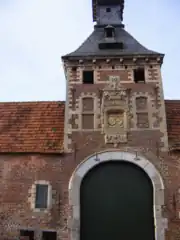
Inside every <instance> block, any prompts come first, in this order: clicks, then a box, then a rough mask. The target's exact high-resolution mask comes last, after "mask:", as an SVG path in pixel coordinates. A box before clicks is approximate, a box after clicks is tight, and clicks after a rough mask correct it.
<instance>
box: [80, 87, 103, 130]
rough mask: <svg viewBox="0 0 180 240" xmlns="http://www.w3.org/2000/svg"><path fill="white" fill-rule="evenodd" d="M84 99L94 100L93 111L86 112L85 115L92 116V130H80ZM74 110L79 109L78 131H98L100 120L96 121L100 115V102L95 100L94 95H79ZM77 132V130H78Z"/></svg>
mask: <svg viewBox="0 0 180 240" xmlns="http://www.w3.org/2000/svg"><path fill="white" fill-rule="evenodd" d="M84 98H93V99H94V110H93V111H87V114H88V113H89V114H94V128H93V129H83V128H82V114H83V113H84V112H83V106H82V103H83V99H84ZM76 109H79V110H78V112H79V115H80V116H79V126H80V130H81V131H85V132H88V131H95V130H99V129H98V124H99V122H100V120H98V115H99V114H100V100H99V99H98V98H97V96H96V93H84V92H83V93H81V96H80V97H79V99H78V100H77V105H76ZM78 131H79V129H78Z"/></svg>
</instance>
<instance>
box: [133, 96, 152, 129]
mask: <svg viewBox="0 0 180 240" xmlns="http://www.w3.org/2000/svg"><path fill="white" fill-rule="evenodd" d="M138 98H145V99H146V101H147V105H146V109H138V108H137V104H136V101H137V99H138ZM148 101H149V99H148V96H136V98H135V105H136V126H137V125H138V117H137V115H138V113H145V114H147V117H148V127H146V128H144V127H138V126H137V128H138V129H149V128H150V122H149V108H148Z"/></svg>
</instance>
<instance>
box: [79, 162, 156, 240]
mask: <svg viewBox="0 0 180 240" xmlns="http://www.w3.org/2000/svg"><path fill="white" fill-rule="evenodd" d="M80 206H81V207H80V215H81V227H80V240H101V239H102V240H121V239H122V240H154V239H155V238H154V218H153V186H152V183H151V180H150V179H149V177H148V176H147V174H146V173H145V172H144V171H143V170H142V169H140V168H139V167H137V166H136V165H134V164H132V163H127V162H123V161H122V162H115V161H112V162H108V163H102V164H99V165H98V166H96V167H94V168H93V169H92V170H90V171H89V172H88V173H87V175H86V176H85V177H84V179H83V181H82V184H81V190H80Z"/></svg>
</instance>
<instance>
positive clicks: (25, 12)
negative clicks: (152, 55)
mask: <svg viewBox="0 0 180 240" xmlns="http://www.w3.org/2000/svg"><path fill="white" fill-rule="evenodd" d="M124 12H125V14H124V24H125V26H126V30H127V31H128V32H130V33H131V34H132V35H133V36H134V37H135V38H136V39H137V40H138V41H140V42H141V43H142V44H143V45H145V46H146V47H148V48H149V49H152V50H155V51H158V52H162V53H165V55H166V56H165V60H164V64H163V67H162V70H163V82H164V90H165V97H166V98H171V99H174V98H175V99H178V98H179V99H180V94H179V88H180V83H179V81H180V71H179V68H180V66H179V62H180V59H179V56H180V47H179V45H180V27H179V26H180V17H179V16H178V15H179V13H180V1H179V0H151V1H148V0H146V1H145V0H125V10H124ZM92 30H93V22H92V10H91V0H76V1H74V0H64V1H63V0H0V93H1V94H0V101H39V100H64V99H65V78H64V73H63V69H62V65H61V55H63V54H66V53H69V52H71V51H73V50H75V49H76V48H77V47H78V46H79V45H80V44H81V43H82V41H83V40H85V38H87V37H88V35H89V34H90V33H91V31H92Z"/></svg>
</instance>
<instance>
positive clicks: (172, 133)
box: [165, 100, 180, 146]
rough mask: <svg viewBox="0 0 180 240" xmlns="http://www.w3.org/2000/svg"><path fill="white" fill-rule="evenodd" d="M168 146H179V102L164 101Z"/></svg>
mask: <svg viewBox="0 0 180 240" xmlns="http://www.w3.org/2000/svg"><path fill="white" fill-rule="evenodd" d="M165 106H166V118H167V130H168V138H169V143H170V145H179V146H180V100H165Z"/></svg>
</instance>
